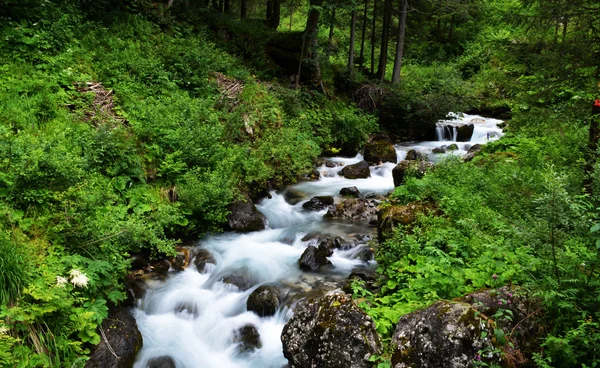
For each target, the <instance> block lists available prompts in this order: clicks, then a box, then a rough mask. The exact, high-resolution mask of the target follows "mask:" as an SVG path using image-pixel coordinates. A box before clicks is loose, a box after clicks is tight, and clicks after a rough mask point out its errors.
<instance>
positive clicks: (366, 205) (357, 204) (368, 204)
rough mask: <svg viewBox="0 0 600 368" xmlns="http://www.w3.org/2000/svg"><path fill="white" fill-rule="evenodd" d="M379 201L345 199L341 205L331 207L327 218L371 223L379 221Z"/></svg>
mask: <svg viewBox="0 0 600 368" xmlns="http://www.w3.org/2000/svg"><path fill="white" fill-rule="evenodd" d="M379 202H380V201H379V200H377V199H364V198H343V199H342V200H341V201H340V203H338V204H336V205H334V206H331V207H329V211H327V213H326V214H325V216H324V217H325V218H331V219H346V220H360V221H366V222H369V223H372V222H373V223H374V222H376V221H377V205H378V204H379Z"/></svg>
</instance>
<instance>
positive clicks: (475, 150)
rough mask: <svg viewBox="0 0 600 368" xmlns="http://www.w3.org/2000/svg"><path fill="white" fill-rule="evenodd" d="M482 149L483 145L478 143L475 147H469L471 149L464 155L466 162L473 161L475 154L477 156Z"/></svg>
mask: <svg viewBox="0 0 600 368" xmlns="http://www.w3.org/2000/svg"><path fill="white" fill-rule="evenodd" d="M482 149H483V145H481V144H476V145H474V146H473V147H471V148H469V151H468V152H467V154H466V155H464V156H463V161H464V162H469V161H472V160H473V158H475V156H477V155H478V154H479V152H481V150H482Z"/></svg>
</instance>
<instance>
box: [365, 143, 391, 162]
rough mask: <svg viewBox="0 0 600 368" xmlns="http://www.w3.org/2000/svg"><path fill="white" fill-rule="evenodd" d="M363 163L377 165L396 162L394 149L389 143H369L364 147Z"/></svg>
mask: <svg viewBox="0 0 600 368" xmlns="http://www.w3.org/2000/svg"><path fill="white" fill-rule="evenodd" d="M364 157H365V161H367V162H368V163H369V164H371V165H377V164H379V163H381V162H393V163H396V161H397V160H398V158H397V155H396V149H395V148H394V145H392V144H391V143H390V142H389V141H386V140H377V141H371V142H369V143H367V144H366V145H365V153H364Z"/></svg>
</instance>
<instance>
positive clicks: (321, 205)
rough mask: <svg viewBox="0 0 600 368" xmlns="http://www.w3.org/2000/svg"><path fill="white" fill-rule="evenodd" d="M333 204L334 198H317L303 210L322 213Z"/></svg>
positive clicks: (309, 202)
mask: <svg viewBox="0 0 600 368" xmlns="http://www.w3.org/2000/svg"><path fill="white" fill-rule="evenodd" d="M332 204H333V197H332V196H316V197H312V198H311V199H310V201H308V202H306V203H304V204H303V205H302V208H304V209H305V210H309V211H321V210H323V209H325V208H327V207H328V206H330V205H332Z"/></svg>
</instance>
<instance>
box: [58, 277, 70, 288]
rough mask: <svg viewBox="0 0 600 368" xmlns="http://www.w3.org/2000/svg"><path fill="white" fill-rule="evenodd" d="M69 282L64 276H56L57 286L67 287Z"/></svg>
mask: <svg viewBox="0 0 600 368" xmlns="http://www.w3.org/2000/svg"><path fill="white" fill-rule="evenodd" d="M67 282H68V280H67V279H66V278H64V277H62V276H56V286H58V287H65V285H66V284H67Z"/></svg>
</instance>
